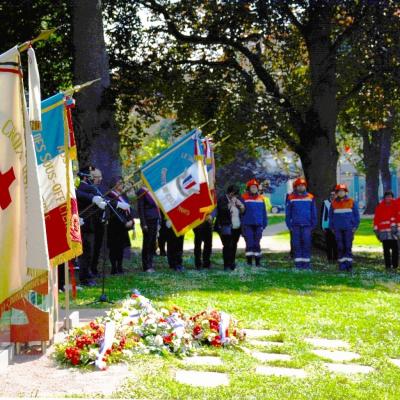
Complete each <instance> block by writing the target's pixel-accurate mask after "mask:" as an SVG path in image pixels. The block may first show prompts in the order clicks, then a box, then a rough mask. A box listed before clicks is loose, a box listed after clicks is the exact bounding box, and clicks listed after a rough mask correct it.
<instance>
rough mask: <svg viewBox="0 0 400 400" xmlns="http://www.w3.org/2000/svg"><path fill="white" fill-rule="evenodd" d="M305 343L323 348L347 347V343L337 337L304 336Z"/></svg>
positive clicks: (348, 346)
mask: <svg viewBox="0 0 400 400" xmlns="http://www.w3.org/2000/svg"><path fill="white" fill-rule="evenodd" d="M304 340H305V341H306V342H307V343H310V344H312V345H313V346H314V347H318V348H325V349H348V348H350V345H349V343H347V342H345V341H343V340H338V339H323V338H305V339H304Z"/></svg>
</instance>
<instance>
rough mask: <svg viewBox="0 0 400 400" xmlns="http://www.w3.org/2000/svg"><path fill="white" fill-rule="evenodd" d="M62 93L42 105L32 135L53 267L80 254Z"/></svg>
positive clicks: (69, 132) (70, 146) (69, 125)
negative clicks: (38, 125)
mask: <svg viewBox="0 0 400 400" xmlns="http://www.w3.org/2000/svg"><path fill="white" fill-rule="evenodd" d="M72 104H73V102H72V99H70V98H68V99H65V98H64V94H63V93H59V94H56V95H55V96H52V97H50V98H48V99H46V100H44V101H42V130H41V131H36V132H34V133H33V138H34V142H35V150H36V157H37V164H38V171H39V183H40V189H41V193H42V199H43V207H44V216H45V222H46V232H47V245H48V248H49V257H50V262H51V264H52V265H53V266H56V265H58V264H61V263H64V262H65V261H68V260H70V259H72V258H75V257H77V256H79V255H80V254H82V244H81V233H80V227H79V216H78V205H77V201H76V195H75V187H74V178H73V174H72V161H71V158H74V156H75V154H76V152H75V148H74V145H75V143H74V140H73V131H72V120H71V116H70V106H71V105H72Z"/></svg>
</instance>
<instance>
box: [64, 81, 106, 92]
mask: <svg viewBox="0 0 400 400" xmlns="http://www.w3.org/2000/svg"><path fill="white" fill-rule="evenodd" d="M99 81H101V78H97V79H94V80H92V81H87V82H85V83H81V84H80V85H75V86H74V87H72V88H69V89H67V90H64V92H63V94H64V96H72V95H73V94H74V93H75V92H80V91H81V90H82V89H85V88H87V87H88V86H91V85H93V83H96V82H99Z"/></svg>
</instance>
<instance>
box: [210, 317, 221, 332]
mask: <svg viewBox="0 0 400 400" xmlns="http://www.w3.org/2000/svg"><path fill="white" fill-rule="evenodd" d="M209 321H210V329H211V330H212V331H216V332H218V331H219V324H218V321H216V320H215V319H210V320H209Z"/></svg>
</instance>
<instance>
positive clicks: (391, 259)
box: [382, 240, 399, 269]
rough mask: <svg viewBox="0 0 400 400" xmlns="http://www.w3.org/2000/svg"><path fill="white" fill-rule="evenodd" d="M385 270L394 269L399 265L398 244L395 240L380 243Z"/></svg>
mask: <svg viewBox="0 0 400 400" xmlns="http://www.w3.org/2000/svg"><path fill="white" fill-rule="evenodd" d="M382 246H383V256H384V258H385V267H386V269H391V268H393V269H396V268H397V267H398V265H399V244H398V242H397V240H384V241H382Z"/></svg>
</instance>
